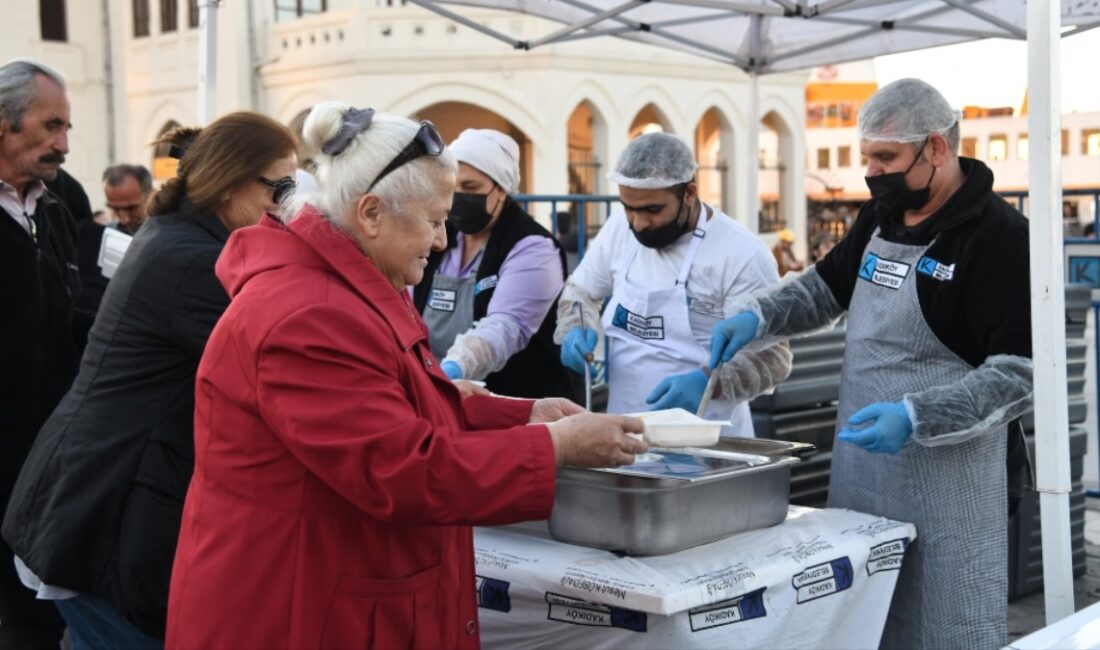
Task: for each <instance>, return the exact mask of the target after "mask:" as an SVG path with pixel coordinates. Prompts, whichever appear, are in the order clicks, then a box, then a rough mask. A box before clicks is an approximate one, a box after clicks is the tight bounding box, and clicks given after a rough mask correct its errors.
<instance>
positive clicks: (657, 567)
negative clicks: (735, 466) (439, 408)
mask: <svg viewBox="0 0 1100 650" xmlns="http://www.w3.org/2000/svg"><path fill="white" fill-rule="evenodd" d="M705 507H708V508H709V507H714V504H713V503H712V504H708V505H706V506H705ZM593 525H596V526H599V525H601V524H600V523H599V522H595V523H593ZM603 525H618V524H617V523H613V522H612V521H611V520H610V519H609V520H608V522H606V523H604V524H603ZM915 537H916V529H915V528H914V527H913V526H912V525H911V524H907V523H901V522H896V521H891V520H888V519H883V518H881V517H874V516H870V515H865V514H861V513H857V512H852V511H849V510H836V509H826V510H817V509H812V508H802V507H797V506H791V507H790V509H789V512H788V515H787V517H786V519H785V520H784V521H783V522H782V523H779V524H777V525H774V526H771V527H767V528H760V529H756V530H750V531H748V532H743V533H739V534H736V535H733V536H731V537H726V538H724V539H719V540H718V541H714V542H710V543H708V544H704V545H701V546H694V547H691V548H687V549H684V550H680V551H677V552H674V553H669V554H667V555H650V556H645V557H638V556H626V555H622V554H618V553H614V552H611V551H607V550H602V549H598V548H591V547H585V546H576V545H572V544H566V543H562V542H558V541H555V540H554V539H552V538H551V537H550V535H549V530H548V527H547V524H546V522H537V523H532V524H525V525H522V526H518V527H505V528H478V529H475V532H474V547H475V557H476V561H477V575H478V578H477V588H478V604H479V606H480V609H479V617H480V622H481V642H482V645H483V646H484V647H486V648H509V649H518V648H563V647H574V648H580V647H583V648H876V647H878V641H879V637H880V636H881V633H882V628H883V625H884V623H885V621H886V614H887V611H888V609H889V605H890V599H891V596H892V594H893V590H894V585H895V583H896V581H897V577H898V573H899V569H900V567H901V564H902V561H903V559H904V554H905V549H906V547H907V546H908V544H909V543H911V542H912V541H913V540H914V539H915Z"/></svg>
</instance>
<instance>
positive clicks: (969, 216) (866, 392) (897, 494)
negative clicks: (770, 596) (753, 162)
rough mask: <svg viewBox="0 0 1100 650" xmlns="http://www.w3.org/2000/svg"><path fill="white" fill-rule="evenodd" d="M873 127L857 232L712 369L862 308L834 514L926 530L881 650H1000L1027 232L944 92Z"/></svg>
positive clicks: (901, 101) (912, 82) (1025, 335)
mask: <svg viewBox="0 0 1100 650" xmlns="http://www.w3.org/2000/svg"><path fill="white" fill-rule="evenodd" d="M858 133H859V137H860V150H861V152H862V153H863V155H864V156H866V157H867V185H868V187H869V188H870V191H871V200H870V201H869V202H867V204H865V205H864V206H863V208H862V209H861V210H860V213H859V216H858V218H857V219H856V222H855V224H854V225H853V226H852V229H851V231H850V232H849V233H848V236H847V237H846V238H845V239H844V240H842V241H841V242H840V243H839V244H838V245H837V246H836V248H834V249H833V250H832V251H831V252H830V253H829V254H828V255H826V256H825V257H824V258H823V259H822V260H820V261H819V262H818V263H817V264H816V265H815V266H813V267H810V268H809V269H808V270H806V271H805V272H803V273H801V274H798V275H795V276H792V277H791V279H790V280H788V281H785V282H783V283H782V284H781V285H780V286H779V287H777V288H774V289H772V290H769V291H766V292H761V293H760V294H758V295H754V296H753V297H752V298H751V299H750V300H747V301H745V303H743V304H742V305H741V307H742V308H743V311H742V312H741V313H738V314H737V315H736V316H734V317H733V318H730V319H729V320H726V321H724V322H722V323H721V324H719V325H718V326H717V327H716V328H715V331H714V341H713V345H712V348H711V352H712V359H711V361H712V363H719V362H721V361H722V360H724V359H728V358H730V357H732V356H733V355H734V354H735V353H737V351H738V350H739V349H741V347H742V346H745V345H746V344H747V343H749V342H750V341H752V343H751V345H750V346H749V347H750V348H751V346H752V345H759V344H760V343H761V342H767V341H771V340H776V339H783V338H786V337H790V336H795V335H799V334H804V333H808V332H811V331H814V330H818V329H821V328H823V327H827V326H829V325H831V324H832V323H833V322H835V321H836V320H837V319H838V318H839V317H840V316H841V314H843V313H844V312H845V311H847V313H848V330H847V342H846V343H847V344H846V347H845V353H844V368H843V372H842V376H841V386H840V404H839V418H838V425H839V427H838V428H839V433H838V435H837V442H836V444H835V445H834V448H833V457H832V463H833V465H832V484H831V485H830V488H829V505H830V506H833V507H842V508H851V509H853V510H859V511H863V512H869V513H873V514H877V515H882V516H884V517H889V518H891V519H897V520H901V521H908V522H913V523H914V524H916V527H917V536H918V537H917V539H916V540H915V541H914V542H913V543H912V544H911V545H910V548H909V549H908V552H907V553H906V556H905V560H904V564H903V566H902V569H901V576H900V578H899V581H898V587H897V590H896V592H895V595H894V601H893V604H892V606H891V609H890V616H889V618H888V620H887V624H886V630H885V632H884V637H883V640H882V646H883V647H886V648H953V647H965V648H999V647H1001V646H1003V645H1004V643H1005V626H1006V621H1005V617H1006V607H1007V600H1008V594H1007V590H1008V576H1007V571H1006V568H1007V565H1008V559H1007V557H1006V553H1007V546H1008V543H1007V538H1006V529H1007V510H1008V508H1007V506H1006V445H1008V444H1010V443H1018V441H1019V440H1020V438H1019V436H1020V435H1021V433H1022V432H1021V430H1020V428H1019V426H1018V422H1016V420H1017V418H1019V417H1020V415H1022V414H1023V413H1025V412H1026V411H1027V410H1029V409H1030V408H1031V383H1032V368H1031V360H1030V356H1031V331H1030V306H1029V299H1028V296H1029V289H1028V227H1027V223H1026V222H1025V220H1024V218H1023V217H1022V216H1021V215H1020V213H1019V212H1017V211H1016V210H1014V209H1013V208H1012V207H1010V206H1009V205H1008V204H1007V203H1005V201H1004V200H1002V199H1001V198H1000V197H999V196H997V195H996V194H994V193H993V174H992V173H991V172H990V171H989V168H988V167H986V166H985V165H984V164H982V163H981V162H979V161H977V160H971V159H968V158H960V157H959V156H958V154H957V151H958V146H959V124H958V114H957V113H956V112H955V111H953V110H952V109H951V108H950V107H949V106H948V104H947V102H946V100H944V98H943V96H942V95H940V93H939V92H937V91H936V89H934V88H932V87H931V86H929V85H928V84H926V83H924V82H922V81H919V80H916V79H902V80H900V81H896V82H894V83H892V84H890V85H888V86H886V87H884V88H882V89H881V90H879V91H878V92H877V93H875V95H873V96H872V97H871V98H870V99H869V100H868V101H867V103H866V104H864V106H863V108H862V110H861V111H860V113H859V121H858ZM742 354H743V352H742ZM738 356H739V355H738ZM734 358H736V357H734Z"/></svg>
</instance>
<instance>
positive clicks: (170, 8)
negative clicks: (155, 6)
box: [160, 0, 180, 34]
mask: <svg viewBox="0 0 1100 650" xmlns="http://www.w3.org/2000/svg"><path fill="white" fill-rule="evenodd" d="M179 16H180V8H179V4H178V3H177V2H176V0H160V33H162V34H166V33H168V32H174V31H176V28H177V27H179Z"/></svg>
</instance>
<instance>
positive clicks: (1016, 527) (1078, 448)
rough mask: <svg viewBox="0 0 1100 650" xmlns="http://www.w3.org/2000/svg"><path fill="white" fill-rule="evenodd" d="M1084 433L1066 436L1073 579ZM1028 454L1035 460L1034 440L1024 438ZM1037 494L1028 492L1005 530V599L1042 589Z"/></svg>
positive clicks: (1080, 526) (1079, 558) (1080, 533)
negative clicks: (1067, 441)
mask: <svg viewBox="0 0 1100 650" xmlns="http://www.w3.org/2000/svg"><path fill="white" fill-rule="evenodd" d="M1087 435H1088V434H1087V433H1086V431H1085V429H1083V428H1080V427H1071V428H1070V434H1069V448H1070V452H1069V453H1070V480H1071V490H1072V491H1071V492H1070V496H1069V508H1070V510H1069V527H1070V538H1071V540H1072V541H1071V548H1072V551H1073V577H1074V578H1077V577H1079V576H1081V575H1083V574H1084V573H1085V490H1084V487H1083V486H1082V484H1081V474H1082V472H1083V471H1084V465H1085V462H1084V461H1085V450H1086V448H1087V447H1088V438H1087ZM1027 442H1028V445H1027V446H1028V451H1029V452H1030V453H1031V455H1032V456H1031V457H1032V459H1033V460H1034V458H1035V438H1034V436H1030V435H1029V436H1028V441H1027ZM1039 514H1040V513H1039V494H1038V493H1037V492H1032V493H1031V494H1029V495H1027V497H1025V498H1024V500H1023V502H1022V503H1021V504H1020V510H1019V512H1018V513H1017V515H1016V518H1015V519H1014V520H1013V521H1012V522H1011V524H1010V525H1009V529H1008V598H1009V600H1015V599H1017V598H1021V597H1023V596H1026V595H1028V594H1032V593H1035V592H1036V591H1039V590H1041V589H1042V588H1043V540H1042V526H1041V524H1040V520H1039Z"/></svg>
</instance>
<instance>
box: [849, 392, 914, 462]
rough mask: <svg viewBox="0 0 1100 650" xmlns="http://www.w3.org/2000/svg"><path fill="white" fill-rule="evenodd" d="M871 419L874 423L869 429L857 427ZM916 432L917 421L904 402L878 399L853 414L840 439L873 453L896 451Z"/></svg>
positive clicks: (894, 452)
mask: <svg viewBox="0 0 1100 650" xmlns="http://www.w3.org/2000/svg"><path fill="white" fill-rule="evenodd" d="M868 422H870V423H871V425H870V426H868V427H866V428H863V429H855V428H853V427H858V426H859V425H861V424H867V423H868ZM912 433H913V423H912V422H910V421H909V413H908V412H907V411H906V410H905V405H904V404H902V403H901V402H876V403H874V404H871V405H870V406H864V407H863V408H861V409H860V410H858V411H856V412H855V413H853V414H852V417H850V418H848V426H846V427H843V428H842V429H841V430H840V434H839V435H837V440H842V441H844V442H850V443H852V444H853V445H858V446H860V447H863V448H864V449H866V450H867V451H869V452H871V453H872V454H896V453H898V452H899V451H901V447H902V445H904V444H905V440H906V439H907V438H908V437H909V436H910V434H912Z"/></svg>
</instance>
